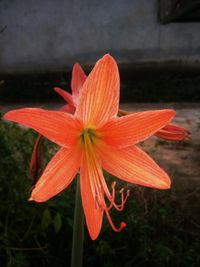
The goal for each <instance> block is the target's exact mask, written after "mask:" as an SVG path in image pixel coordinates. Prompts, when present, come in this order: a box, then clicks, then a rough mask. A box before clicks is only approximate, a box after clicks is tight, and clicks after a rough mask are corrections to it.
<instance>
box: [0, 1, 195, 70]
mask: <svg viewBox="0 0 200 267" xmlns="http://www.w3.org/2000/svg"><path fill="white" fill-rule="evenodd" d="M157 2H158V1H157V0H124V1H123V0H111V1H109V0H101V1H99V0H98V1H97V0H71V1H70V0H57V1H56V0H37V1H36V0H0V74H6V73H29V72H46V71H60V70H62V71H63V70H65V69H67V68H71V66H72V64H73V63H74V62H75V61H79V62H80V63H82V64H84V65H87V64H93V63H94V62H95V61H96V60H97V59H98V58H99V57H100V56H102V55H103V54H104V53H107V52H109V53H111V54H112V55H114V56H115V57H116V59H117V60H118V61H119V62H123V63H130V62H131V63H134V62H152V61H153V62H160V61H170V60H175V61H183V62H186V63H189V62H190V63H191V62H194V63H195V62H197V61H199V60H200V23H179V24H178V23H173V24H168V25H160V24H159V23H158V22H157V11H158V6H157V5H158V3H157Z"/></svg>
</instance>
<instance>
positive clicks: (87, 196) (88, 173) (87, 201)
mask: <svg viewBox="0 0 200 267" xmlns="http://www.w3.org/2000/svg"><path fill="white" fill-rule="evenodd" d="M95 175H98V174H97V172H96V171H95V166H93V165H92V164H90V163H89V162H88V161H87V160H85V159H83V162H82V166H81V168H80V184H81V197H82V204H83V209H84V214H85V217H86V224H87V228H88V231H89V234H90V236H91V238H92V240H95V239H96V238H97V237H98V235H99V232H100V230H101V226H102V220H103V209H101V208H100V207H97V204H96V201H95V199H94V196H93V192H92V188H91V180H94V179H96V177H94V176H95Z"/></svg>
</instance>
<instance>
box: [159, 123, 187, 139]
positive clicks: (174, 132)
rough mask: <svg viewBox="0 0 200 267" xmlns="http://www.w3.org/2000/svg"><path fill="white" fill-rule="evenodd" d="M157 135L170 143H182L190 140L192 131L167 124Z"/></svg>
mask: <svg viewBox="0 0 200 267" xmlns="http://www.w3.org/2000/svg"><path fill="white" fill-rule="evenodd" d="M155 135H156V136H157V137H159V138H162V139H165V140H169V141H182V140H186V139H189V138H190V136H191V133H190V131H188V130H187V129H185V128H183V127H180V126H178V125H175V124H167V125H166V126H165V127H163V128H162V129H160V130H159V131H158V132H156V133H155Z"/></svg>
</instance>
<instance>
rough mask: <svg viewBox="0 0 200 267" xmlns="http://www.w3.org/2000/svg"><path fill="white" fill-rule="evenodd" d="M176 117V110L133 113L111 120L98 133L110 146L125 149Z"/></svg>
mask: <svg viewBox="0 0 200 267" xmlns="http://www.w3.org/2000/svg"><path fill="white" fill-rule="evenodd" d="M174 115H175V111H174V110H170V109H169V110H167V109H166V110H155V111H145V112H138V113H133V114H130V115H127V116H124V117H120V118H117V119H115V120H111V121H109V122H108V123H106V124H105V125H103V126H102V127H101V128H99V129H98V133H99V134H100V135H101V137H102V140H103V141H104V142H105V143H107V144H109V145H110V146H113V147H116V148H123V147H127V146H131V145H133V144H136V143H138V142H140V141H143V140H145V139H147V138H148V137H149V136H151V135H152V134H154V133H155V132H157V131H158V130H159V129H161V128H162V127H164V126H165V125H166V124H167V123H168V122H169V121H170V120H171V119H172V118H173V117H174Z"/></svg>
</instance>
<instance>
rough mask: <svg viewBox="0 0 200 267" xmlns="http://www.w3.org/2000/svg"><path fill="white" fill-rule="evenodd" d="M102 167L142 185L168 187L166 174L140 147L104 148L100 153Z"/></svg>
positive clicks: (121, 177) (119, 176)
mask: <svg viewBox="0 0 200 267" xmlns="http://www.w3.org/2000/svg"><path fill="white" fill-rule="evenodd" d="M101 158H102V166H103V168H104V169H105V170H106V171H108V172H109V173H111V174H112V175H114V176H116V177H118V178H120V179H122V180H124V181H127V182H130V183H133V184H138V185H142V186H148V187H153V188H158V189H167V188H169V187H170V183H171V182H170V179H169V177H168V175H167V174H166V173H165V172H164V171H163V170H162V169H161V168H160V167H159V166H158V165H157V164H156V163H155V162H154V161H153V160H152V159H151V158H150V157H149V156H148V155H147V154H146V153H145V152H143V151H142V150H141V149H139V148H138V147H136V146H134V147H129V148H124V149H121V150H114V149H110V148H109V149H106V150H104V151H103V153H101Z"/></svg>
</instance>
